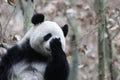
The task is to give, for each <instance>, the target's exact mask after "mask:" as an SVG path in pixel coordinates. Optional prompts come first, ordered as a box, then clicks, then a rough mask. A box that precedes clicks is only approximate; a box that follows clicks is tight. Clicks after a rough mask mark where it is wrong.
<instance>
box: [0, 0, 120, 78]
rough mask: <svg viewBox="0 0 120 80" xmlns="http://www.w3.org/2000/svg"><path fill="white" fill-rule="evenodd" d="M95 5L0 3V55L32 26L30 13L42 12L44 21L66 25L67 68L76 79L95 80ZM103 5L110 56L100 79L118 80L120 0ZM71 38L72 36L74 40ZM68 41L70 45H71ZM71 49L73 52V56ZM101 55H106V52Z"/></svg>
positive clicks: (91, 1) (48, 0)
mask: <svg viewBox="0 0 120 80" xmlns="http://www.w3.org/2000/svg"><path fill="white" fill-rule="evenodd" d="M96 1H97V0H96ZM20 2H21V3H20ZM95 4H96V3H95V0H34V1H33V0H32V1H30V0H20V1H19V0H18V1H17V0H16V1H15V0H0V43H4V44H5V47H2V46H1V47H0V56H2V55H4V53H5V52H6V47H11V46H13V45H14V44H15V43H16V42H18V41H19V40H21V39H22V37H23V36H24V34H25V33H26V32H27V31H28V30H29V28H30V27H31V26H32V24H31V23H30V21H29V20H30V18H31V16H32V15H33V14H34V13H43V14H44V15H45V19H46V20H51V21H55V22H57V23H58V24H59V25H60V26H63V25H64V24H68V25H69V34H68V36H67V38H66V55H67V58H68V61H69V63H70V66H71V68H72V69H73V68H75V69H73V70H76V71H75V72H73V73H76V74H75V75H76V77H77V78H76V79H77V80H99V78H98V77H99V72H98V71H99V67H98V65H99V55H98V46H99V45H98V27H99V26H98V24H99V22H100V20H99V19H98V18H97V15H96V12H95V9H97V7H96V5H95ZM98 6H99V5H98ZM103 6H104V13H105V17H106V23H107V24H106V27H107V29H108V30H109V32H110V35H111V36H112V38H111V43H110V44H111V46H112V55H113V56H112V58H111V59H109V61H107V59H106V57H105V56H104V59H105V60H104V61H105V63H104V65H105V66H104V73H105V75H104V80H120V33H119V32H120V0H104V5H103ZM26 17H29V18H26ZM27 20H28V22H27ZM26 23H29V24H26ZM26 27H27V28H26ZM73 35H75V36H76V37H75V39H74V37H73ZM104 35H105V37H107V36H108V35H107V34H104ZM71 38H72V40H73V45H71V44H72V43H71ZM74 40H75V42H74ZM74 43H75V44H74ZM74 48H75V49H74ZM71 49H74V50H77V51H75V53H74V50H73V51H71ZM104 55H106V56H108V55H107V53H106V54H104ZM75 56H77V57H75ZM73 60H74V61H75V64H73V63H74V61H73ZM107 63H109V64H112V65H114V67H115V74H114V75H116V79H111V74H112V72H111V71H110V70H109V68H108V65H107ZM113 70H114V69H113ZM71 72H72V71H71ZM112 75H113V74H112ZM76 79H74V80H76Z"/></svg>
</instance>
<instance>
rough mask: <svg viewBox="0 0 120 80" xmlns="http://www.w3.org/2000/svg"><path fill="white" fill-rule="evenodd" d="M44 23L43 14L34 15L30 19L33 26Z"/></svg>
mask: <svg viewBox="0 0 120 80" xmlns="http://www.w3.org/2000/svg"><path fill="white" fill-rule="evenodd" d="M43 21H44V15H43V14H40V13H38V14H34V15H33V17H32V19H31V22H32V23H33V24H34V25H37V24H39V23H42V22H43Z"/></svg>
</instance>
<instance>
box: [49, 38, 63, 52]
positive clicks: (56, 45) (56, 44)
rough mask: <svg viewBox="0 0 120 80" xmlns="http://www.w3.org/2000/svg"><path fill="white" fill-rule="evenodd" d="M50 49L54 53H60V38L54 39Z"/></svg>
mask: <svg viewBox="0 0 120 80" xmlns="http://www.w3.org/2000/svg"><path fill="white" fill-rule="evenodd" d="M50 48H51V50H52V51H58V50H59V49H61V48H62V47H61V42H60V38H54V39H52V41H51V42H50Z"/></svg>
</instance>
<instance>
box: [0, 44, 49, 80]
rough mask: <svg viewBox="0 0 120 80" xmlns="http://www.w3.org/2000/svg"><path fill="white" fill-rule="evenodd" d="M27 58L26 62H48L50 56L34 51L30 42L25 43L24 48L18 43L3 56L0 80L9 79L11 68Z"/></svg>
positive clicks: (0, 65)
mask: <svg viewBox="0 0 120 80" xmlns="http://www.w3.org/2000/svg"><path fill="white" fill-rule="evenodd" d="M22 60H26V62H28V63H31V62H46V63H47V61H49V58H48V57H44V56H42V55H40V53H37V52H36V51H34V50H33V49H32V48H31V47H30V45H29V43H27V44H25V45H24V47H23V48H19V47H18V46H17V45H16V46H14V47H12V48H11V49H8V52H7V54H6V55H5V56H3V58H2V61H1V62H0V80H8V79H7V77H8V74H9V71H10V68H11V67H12V66H13V65H14V64H16V63H18V62H20V61H22Z"/></svg>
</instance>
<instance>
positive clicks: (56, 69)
mask: <svg viewBox="0 0 120 80" xmlns="http://www.w3.org/2000/svg"><path fill="white" fill-rule="evenodd" d="M50 47H51V50H52V53H51V54H52V61H51V62H49V64H48V66H47V68H46V71H45V75H44V78H45V80H67V79H68V74H69V66H68V62H67V59H66V55H65V53H64V51H63V50H62V47H61V42H60V39H58V38H55V39H53V40H52V41H51V42H50Z"/></svg>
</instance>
